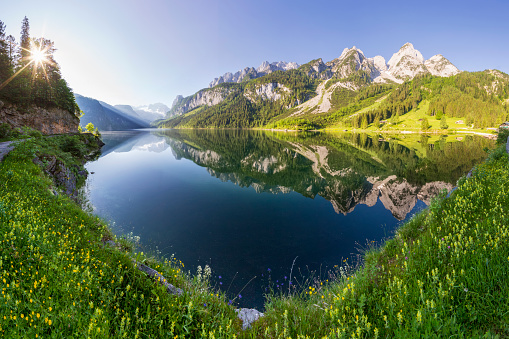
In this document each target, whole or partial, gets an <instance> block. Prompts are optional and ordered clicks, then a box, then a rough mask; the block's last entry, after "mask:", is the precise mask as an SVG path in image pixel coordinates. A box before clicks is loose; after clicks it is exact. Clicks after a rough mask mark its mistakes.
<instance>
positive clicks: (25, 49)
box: [19, 17, 30, 67]
mask: <svg viewBox="0 0 509 339" xmlns="http://www.w3.org/2000/svg"><path fill="white" fill-rule="evenodd" d="M19 57H20V60H19V61H20V66H21V67H23V66H25V65H26V64H28V63H29V62H30V60H29V59H30V24H29V22H28V18H27V17H25V18H24V19H23V22H22V23H21V39H20V44H19Z"/></svg>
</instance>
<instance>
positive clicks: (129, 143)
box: [87, 132, 425, 307]
mask: <svg viewBox="0 0 509 339" xmlns="http://www.w3.org/2000/svg"><path fill="white" fill-rule="evenodd" d="M103 137H104V140H105V142H106V143H107V145H106V146H105V149H106V151H105V152H104V153H103V156H102V157H101V158H100V159H99V160H97V161H95V162H92V163H89V164H87V169H88V170H89V172H95V174H93V175H90V176H89V180H88V187H89V191H90V193H89V199H90V202H91V203H92V204H93V205H94V207H95V213H96V214H98V215H99V216H102V217H104V218H106V219H108V220H110V221H112V222H114V223H115V229H114V231H115V232H117V233H127V232H130V231H132V232H133V233H134V235H139V236H140V237H141V242H142V243H143V244H144V245H148V246H150V247H152V248H154V247H155V246H157V247H158V249H159V250H160V251H161V252H162V253H163V254H164V255H167V256H169V255H171V254H175V256H176V257H177V258H178V259H179V260H182V261H183V262H184V263H185V265H186V268H188V269H190V270H192V271H194V270H195V268H196V266H197V265H202V266H203V265H204V264H209V265H210V266H211V267H212V269H213V273H214V275H215V276H218V275H221V276H222V281H223V283H224V284H225V285H226V286H228V285H230V283H231V287H230V290H229V292H228V293H229V294H230V295H233V294H235V293H238V292H239V291H240V290H241V289H242V287H243V286H244V285H245V284H246V283H247V282H248V281H249V280H250V279H251V278H253V277H255V276H256V277H257V278H256V279H254V280H253V281H252V282H251V283H250V284H249V285H248V286H247V287H246V289H245V290H244V291H243V292H242V295H243V296H244V298H243V299H242V300H241V303H242V305H243V306H250V307H252V306H257V307H261V304H262V303H263V293H264V291H263V287H264V286H265V284H266V282H264V280H266V278H267V269H268V268H271V276H272V279H273V280H278V279H281V278H283V277H284V276H285V275H286V276H288V275H289V271H290V268H291V265H292V262H293V260H294V259H295V257H298V259H297V261H296V266H297V267H299V268H300V270H301V271H302V273H303V274H304V275H305V276H307V275H308V273H307V270H308V269H309V270H316V271H319V270H321V271H322V273H323V272H325V271H326V267H328V268H331V267H332V266H334V265H336V264H339V263H341V260H342V258H346V257H352V253H358V248H359V247H363V245H365V244H366V241H367V239H369V240H376V241H380V240H381V239H383V238H384V237H388V236H390V235H391V233H392V231H393V230H394V229H395V227H396V226H397V224H398V223H399V221H398V220H397V219H395V217H394V216H393V215H392V214H391V212H390V211H389V210H387V209H386V208H385V207H384V205H383V203H382V202H381V201H380V199H378V198H377V197H375V200H374V202H373V206H372V207H368V206H367V205H357V206H355V208H354V209H353V211H351V212H350V213H348V214H346V215H343V214H338V213H336V212H335V210H334V209H333V208H332V206H331V202H329V201H327V200H326V199H324V198H322V197H320V196H319V195H317V196H315V197H314V198H313V199H311V198H308V197H305V196H303V195H302V194H299V193H297V192H294V191H290V192H289V193H286V194H270V193H267V192H266V191H264V192H263V193H257V189H256V188H257V186H256V184H253V185H251V186H250V187H249V188H245V187H240V186H239V185H233V184H232V183H231V182H228V180H229V179H228V177H226V179H225V178H223V179H225V180H220V179H218V178H216V177H215V176H212V175H211V173H209V172H210V171H211V170H210V169H207V168H206V167H201V166H198V165H196V164H195V163H194V162H193V161H190V160H187V159H185V158H182V159H181V160H177V159H176V157H175V155H174V152H175V150H172V149H171V147H169V145H168V144H167V142H166V140H165V139H164V138H163V137H161V136H156V135H154V134H151V133H147V132H136V133H133V132H129V133H127V134H125V133H124V134H123V133H122V132H118V133H103ZM260 166H261V167H260V168H263V163H261V165H260ZM286 192H288V190H286ZM423 207H425V204H424V203H423V202H421V201H418V202H417V204H416V205H415V206H414V207H413V209H412V211H411V212H410V213H409V214H408V215H412V214H413V213H415V211H417V210H419V209H422V208H423ZM296 272H297V276H298V275H299V273H298V269H297V268H294V274H295V273H296ZM262 274H263V277H262Z"/></svg>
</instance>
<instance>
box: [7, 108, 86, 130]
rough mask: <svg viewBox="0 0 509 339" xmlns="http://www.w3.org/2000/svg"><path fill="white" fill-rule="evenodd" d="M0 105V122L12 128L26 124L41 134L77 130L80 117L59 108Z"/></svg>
mask: <svg viewBox="0 0 509 339" xmlns="http://www.w3.org/2000/svg"><path fill="white" fill-rule="evenodd" d="M0 106H2V107H0V123H7V124H9V125H10V126H11V127H12V128H20V127H23V126H27V127H31V128H33V129H36V130H38V131H41V132H42V133H43V134H62V133H75V132H78V125H79V122H80V119H79V118H78V117H77V116H75V115H74V114H72V113H69V112H68V111H65V110H62V109H60V108H42V107H38V106H35V105H30V106H28V107H23V106H18V105H13V104H9V103H4V104H3V105H0Z"/></svg>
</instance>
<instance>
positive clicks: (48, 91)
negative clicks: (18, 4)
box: [0, 17, 79, 116]
mask: <svg viewBox="0 0 509 339" xmlns="http://www.w3.org/2000/svg"><path fill="white" fill-rule="evenodd" d="M4 30H5V25H3V23H2V22H1V21H0V99H1V100H5V101H8V102H11V103H14V104H18V105H24V106H26V105H30V104H35V105H37V106H41V107H58V108H61V109H64V110H66V111H68V112H70V113H71V114H75V115H77V116H79V107H78V105H77V104H76V101H75V99H74V94H73V92H72V90H71V89H70V88H69V86H68V85H67V82H66V81H65V80H64V79H62V77H61V74H60V67H59V65H58V64H57V62H56V61H55V59H54V57H53V54H54V52H55V47H54V44H53V42H52V41H51V40H48V39H44V38H39V39H35V38H31V37H30V25H29V22H28V19H27V18H26V17H25V18H24V19H23V23H22V31H21V39H20V46H19V49H18V54H17V55H16V54H15V53H14V41H15V40H14V38H13V37H12V36H9V37H7V38H6V37H5V32H4ZM34 48H35V49H39V50H44V51H45V61H43V62H41V63H37V62H34V61H33V60H32V59H31V50H32V49H34ZM14 72H16V73H17V74H16V75H15V76H14ZM12 76H14V77H13V78H12V79H11V77H12Z"/></svg>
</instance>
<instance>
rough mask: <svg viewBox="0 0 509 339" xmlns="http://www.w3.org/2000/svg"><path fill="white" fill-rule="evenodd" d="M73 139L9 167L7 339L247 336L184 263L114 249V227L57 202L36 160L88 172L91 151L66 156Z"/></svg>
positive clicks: (3, 316)
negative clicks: (138, 264) (143, 267)
mask: <svg viewBox="0 0 509 339" xmlns="http://www.w3.org/2000/svg"><path fill="white" fill-rule="evenodd" d="M79 137H80V138H85V137H84V136H79ZM68 138H69V137H55V138H42V139H37V140H35V139H32V140H29V141H26V142H24V143H22V144H20V145H18V146H17V148H16V149H15V150H14V151H12V152H11V153H10V154H9V155H8V156H7V157H6V158H5V160H4V161H3V162H2V163H1V164H0V231H1V234H2V236H1V237H0V281H1V283H0V286H1V288H2V294H1V297H0V304H1V305H2V307H0V336H1V337H4V338H36V337H46V338H48V337H50V338H64V337H65V338H70V337H77V338H84V337H96V338H107V337H114V338H120V337H127V338H135V337H144V338H148V337H151V338H160V337H172V338H173V337H174V335H175V334H177V333H178V334H180V335H181V336H182V335H184V334H185V335H186V336H187V337H198V336H202V334H204V336H208V335H209V333H212V334H215V335H216V337H221V336H231V334H232V333H235V332H237V331H239V329H238V328H239V327H238V326H239V324H238V322H237V321H235V313H234V310H233V308H232V307H231V306H229V305H227V303H226V302H225V300H224V296H222V295H221V294H219V293H217V292H215V291H213V290H212V289H208V288H207V284H206V280H207V279H200V281H198V279H197V278H196V277H194V278H192V277H188V275H187V274H186V273H184V270H185V268H184V265H183V264H182V263H180V262H178V261H176V260H154V259H150V258H148V257H146V256H145V255H143V254H141V253H133V252H132V251H131V250H130V249H132V246H130V245H129V243H128V242H126V241H125V240H121V239H115V241H116V242H117V243H120V244H124V246H122V248H123V250H119V249H116V248H111V247H109V246H104V245H103V240H107V239H112V238H113V239H114V237H113V236H112V235H111V233H110V231H109V230H108V229H107V228H106V226H105V225H104V223H103V222H102V221H101V220H99V219H98V218H97V217H94V216H92V215H89V214H87V213H85V212H83V211H82V210H81V209H80V208H79V206H78V205H77V204H75V203H74V202H73V201H71V200H70V199H69V198H67V197H66V196H62V195H58V196H55V195H53V193H52V192H51V191H50V190H49V189H48V187H49V186H51V185H52V182H51V181H50V180H49V179H48V178H46V177H45V176H44V175H43V174H42V171H41V169H40V168H39V167H38V166H36V165H35V164H33V163H32V158H33V156H34V155H35V154H46V153H53V154H55V155H57V157H59V158H60V159H62V160H64V161H65V163H66V164H67V165H68V166H70V165H72V164H76V163H79V161H78V160H77V159H76V158H79V157H81V156H83V155H85V154H86V152H87V151H88V149H81V150H78V151H79V154H75V155H74V156H73V155H71V153H69V152H65V151H64V150H63V147H61V146H62V145H65V144H68V143H69V142H68ZM83 140H84V139H82V141H83ZM133 257H135V258H137V259H138V260H139V261H145V262H146V263H147V264H148V265H150V266H151V267H152V268H154V269H157V270H158V271H160V272H161V273H162V274H163V275H164V276H165V277H167V279H168V280H169V282H170V283H172V284H174V285H176V286H178V287H180V288H183V289H184V290H185V291H186V293H185V294H184V295H183V296H181V297H175V296H170V295H168V294H167V293H166V291H165V290H164V289H163V288H162V287H161V286H159V285H158V284H157V283H155V282H153V281H151V280H150V279H149V278H148V277H147V276H145V275H144V274H143V273H141V272H139V271H138V270H137V269H136V268H135V267H134V264H133V261H132V258H133ZM219 326H222V327H221V328H220V327H219Z"/></svg>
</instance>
